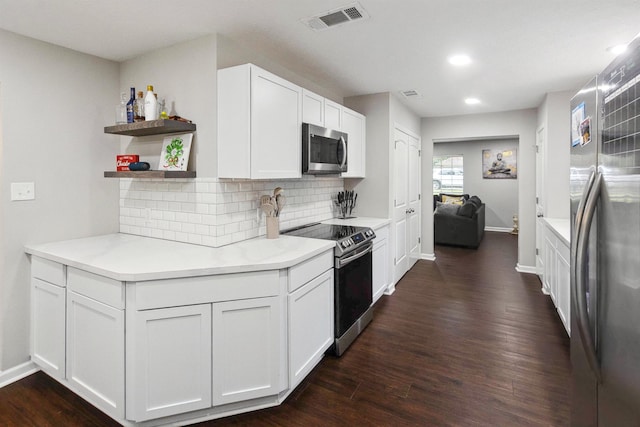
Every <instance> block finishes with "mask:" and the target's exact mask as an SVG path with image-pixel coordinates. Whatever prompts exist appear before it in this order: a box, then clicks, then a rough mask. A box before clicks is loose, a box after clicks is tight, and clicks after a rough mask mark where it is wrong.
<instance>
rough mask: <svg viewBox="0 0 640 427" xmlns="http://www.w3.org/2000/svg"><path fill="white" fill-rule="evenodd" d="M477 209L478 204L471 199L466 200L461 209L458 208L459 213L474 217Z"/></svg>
mask: <svg viewBox="0 0 640 427" xmlns="http://www.w3.org/2000/svg"><path fill="white" fill-rule="evenodd" d="M476 209H477V208H476V205H475V204H474V203H473V202H472V201H470V200H469V201H466V202H465V203H464V205H462V206H460V209H458V215H460V216H465V217H467V218H471V217H473V214H474V213H476Z"/></svg>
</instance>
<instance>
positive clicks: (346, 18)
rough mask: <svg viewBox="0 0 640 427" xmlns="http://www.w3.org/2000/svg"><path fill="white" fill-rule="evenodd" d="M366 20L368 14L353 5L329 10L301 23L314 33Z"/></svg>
mask: <svg viewBox="0 0 640 427" xmlns="http://www.w3.org/2000/svg"><path fill="white" fill-rule="evenodd" d="M368 18H369V14H368V13H367V11H366V10H364V8H363V7H362V6H361V5H360V3H353V4H350V5H349V6H345V7H341V8H339V9H334V10H330V11H328V12H326V13H323V14H322V15H317V16H313V17H311V18H306V19H303V20H302V22H304V23H305V24H306V25H307V26H309V27H310V28H311V29H312V30H314V31H322V30H326V29H327V28H331V27H335V26H338V25H342V24H346V23H349V22H353V21H359V20H363V19H368Z"/></svg>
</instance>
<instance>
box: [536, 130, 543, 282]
mask: <svg viewBox="0 0 640 427" xmlns="http://www.w3.org/2000/svg"><path fill="white" fill-rule="evenodd" d="M544 145H545V129H544V128H540V129H538V132H537V134H536V271H537V273H538V276H539V277H540V280H541V281H542V283H544V277H543V276H544V228H545V227H544V223H543V218H544V199H543V194H544Z"/></svg>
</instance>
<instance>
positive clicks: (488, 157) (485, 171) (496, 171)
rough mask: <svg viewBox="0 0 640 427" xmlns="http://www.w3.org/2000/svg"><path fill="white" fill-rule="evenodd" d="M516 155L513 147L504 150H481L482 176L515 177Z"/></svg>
mask: <svg viewBox="0 0 640 427" xmlns="http://www.w3.org/2000/svg"><path fill="white" fill-rule="evenodd" d="M517 177H518V156H517V150H516V149H515V148H507V149H504V150H490V149H487V150H482V178H485V179H516V178H517Z"/></svg>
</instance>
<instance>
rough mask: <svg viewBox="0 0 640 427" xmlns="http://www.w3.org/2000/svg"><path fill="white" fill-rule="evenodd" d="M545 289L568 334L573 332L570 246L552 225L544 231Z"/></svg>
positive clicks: (547, 226)
mask: <svg viewBox="0 0 640 427" xmlns="http://www.w3.org/2000/svg"><path fill="white" fill-rule="evenodd" d="M543 250H544V272H543V289H544V291H546V292H548V293H549V295H550V296H551V300H552V301H553V303H554V305H555V306H556V309H557V310H558V316H560V320H562V324H563V325H564V327H565V329H566V331H567V334H569V335H570V334H571V317H570V310H571V292H570V286H571V273H570V272H571V267H570V265H571V264H570V261H569V260H570V257H569V253H570V250H569V246H568V245H567V244H566V243H565V241H564V240H563V239H561V238H560V237H558V236H557V235H556V232H555V231H554V230H553V228H552V227H551V226H550V225H548V224H547V225H546V227H545V231H544V245H543Z"/></svg>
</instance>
